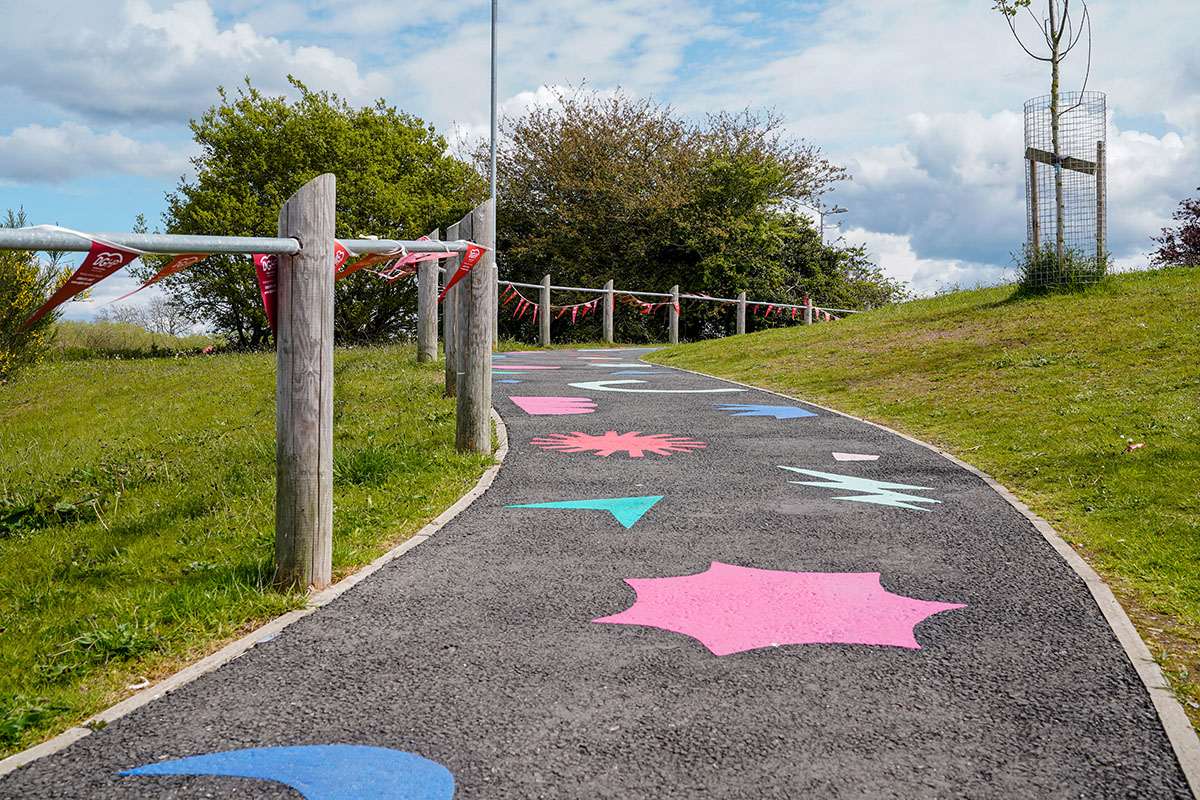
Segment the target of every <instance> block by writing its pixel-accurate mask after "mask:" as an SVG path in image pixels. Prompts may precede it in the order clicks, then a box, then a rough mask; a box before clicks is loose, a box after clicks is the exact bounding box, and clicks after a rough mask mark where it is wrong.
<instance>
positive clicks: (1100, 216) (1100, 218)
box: [1096, 139, 1108, 269]
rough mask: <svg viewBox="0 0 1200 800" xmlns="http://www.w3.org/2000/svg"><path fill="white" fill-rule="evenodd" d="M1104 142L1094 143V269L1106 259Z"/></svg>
mask: <svg viewBox="0 0 1200 800" xmlns="http://www.w3.org/2000/svg"><path fill="white" fill-rule="evenodd" d="M1106 191H1107V189H1106V187H1105V177H1104V140H1103V139H1100V140H1099V141H1097V142H1096V268H1097V269H1099V268H1101V267H1103V266H1104V265H1105V263H1106V261H1107V258H1108V252H1107V250H1108V248H1106V247H1105V242H1106V236H1107V233H1106V231H1105V229H1104V222H1105V220H1104V214H1105V211H1104V202H1105V199H1106V198H1105V197H1104V193H1105V192H1106Z"/></svg>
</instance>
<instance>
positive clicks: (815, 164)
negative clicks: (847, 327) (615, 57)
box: [476, 90, 898, 340]
mask: <svg viewBox="0 0 1200 800" xmlns="http://www.w3.org/2000/svg"><path fill="white" fill-rule="evenodd" d="M503 132H504V137H503V139H502V141H501V142H499V143H498V150H499V154H498V161H499V169H498V173H499V174H498V178H497V180H498V188H497V194H498V197H499V207H498V209H497V216H498V222H497V230H498V242H497V245H498V249H499V251H500V252H499V258H500V262H501V263H500V267H501V274H502V275H503V276H504V277H505V278H511V279H513V280H518V281H524V282H535V283H536V282H539V281H540V280H541V277H542V276H543V275H544V274H545V273H547V272H549V273H551V274H552V275H554V276H555V282H556V283H561V282H566V283H571V284H574V285H578V286H587V287H599V286H602V285H603V284H604V283H605V282H606V281H607V280H609V279H610V278H611V279H613V280H614V282H615V283H616V285H617V286H618V287H619V288H624V289H633V290H642V291H664V290H665V289H666V288H667V287H670V286H672V285H673V284H679V285H680V286H681V288H682V289H683V290H684V291H691V292H703V293H707V294H711V295H716V296H730V295H731V294H736V293H737V292H739V291H743V290H745V291H747V292H748V293H750V294H751V296H753V297H756V298H757V299H763V300H773V301H776V302H787V301H789V300H794V299H798V298H799V297H800V296H801V295H802V294H803V292H804V291H805V290H806V289H807V288H809V287H812V289H813V291H814V292H815V290H816V287H817V286H818V285H819V284H822V282H825V283H829V284H831V283H832V282H834V281H835V280H836V272H837V271H838V270H839V269H843V268H849V265H850V264H851V262H853V261H854V258H859V259H861V258H862V254H861V253H858V254H857V256H855V257H854V258H851V257H849V256H848V255H847V254H843V255H838V254H836V253H835V252H834V248H825V247H823V246H822V245H821V243H820V240H819V237H818V236H817V233H816V231H815V230H814V229H813V228H812V226H811V224H810V223H808V222H807V220H805V219H804V218H801V217H799V216H797V215H796V214H795V213H793V212H794V209H795V208H796V207H797V206H798V205H799V204H801V203H811V202H812V201H813V200H814V199H815V198H817V197H819V196H820V195H821V194H823V193H824V192H826V191H828V190H829V189H830V187H831V186H832V185H833V184H834V183H835V182H836V181H838V180H841V179H843V178H845V177H846V174H845V171H844V170H843V169H842V168H841V167H838V166H836V165H834V164H831V163H830V162H829V161H828V160H827V159H825V158H824V157H823V156H822V155H821V152H820V150H819V148H817V147H816V146H814V145H811V144H808V143H805V142H803V141H796V140H793V139H790V138H787V137H786V136H785V135H784V133H783V125H782V120H780V119H779V118H778V117H775V116H774V115H772V114H761V115H760V114H753V113H750V112H743V113H741V114H725V113H722V114H715V115H710V116H709V117H707V119H706V120H705V121H704V122H703V123H699V124H697V123H693V122H689V121H687V120H685V119H684V118H682V117H681V116H680V115H678V114H677V113H676V112H675V111H674V110H673V109H671V108H670V107H669V106H664V105H660V104H658V103H655V102H654V101H652V100H648V99H636V98H632V97H630V96H628V95H626V94H624V93H621V92H618V93H616V94H611V95H604V94H600V93H597V92H587V91H582V90H573V91H571V92H563V93H560V95H559V96H558V98H557V102H556V103H555V104H554V105H542V106H537V107H535V108H533V109H531V110H529V111H528V112H527V113H525V114H524V115H523V116H520V117H517V118H515V119H506V120H504V121H503ZM485 157H486V153H485V152H484V151H483V150H482V148H481V149H480V150H478V151H476V163H477V164H479V165H480V166H482V164H483V162H484V160H485ZM863 260H865V259H863ZM855 263H856V264H857V266H854V267H853V268H852V270H853V271H855V275H856V278H855V280H859V281H861V279H862V278H863V277H864V275H865V274H868V273H869V270H868V273H863V272H862V267H863V265H862V264H861V263H858V262H855ZM877 277H879V278H881V276H878V275H877ZM882 285H883V284H881V286H882ZM897 289H898V287H895V286H894V285H892V286H890V287H886V288H884V289H883V291H882V292H881V293H877V295H878V296H879V297H883V296H887V297H891V296H893V295H894V290H897ZM863 297H864V298H865V297H866V295H864V296H863ZM593 298H594V295H592V296H581V297H579V298H578V299H577V300H573V299H563V300H562V301H557V300H556V303H558V304H566V303H569V302H582V301H586V300H590V299H593ZM821 300H822V302H824V301H825V297H824V296H822V298H821ZM847 302H849V298H848V299H847ZM718 314H720V311H719V309H718V308H717V307H716V306H711V305H703V306H702V305H701V304H699V303H697V304H693V306H689V308H688V310H687V312H686V314H685V315H684V319H683V324H684V334H685V335H688V326H691V327H692V328H693V330H692V334H693V335H694V334H695V333H696V331H695V330H694V329H695V328H697V327H700V326H707V327H710V328H711V326H712V325H714V324H715V322H714V321H715V320H716V318H717V315H718ZM724 316H725V317H731V315H729V314H725V315H724ZM505 319H506V317H505V316H504V315H502V317H501V324H502V325H504V324H506V323H505ZM618 319H619V322H618V324H619V326H620V327H621V331H620V336H621V338H623V339H625V340H637V339H650V338H657V337H658V336H659V335H660V333H661V327H662V322H661V320H658V321H655V320H654V319H653V318H649V317H642V316H640V315H630V314H620V315H618ZM509 324H511V323H509ZM730 324H732V323H731V322H730ZM517 330H520V329H513V331H510V332H514V333H515V332H516V331H517ZM564 332H565V331H564ZM580 334H581V335H585V336H586V335H593V334H592V333H591V331H590V330H589V329H587V328H583V330H581V331H580Z"/></svg>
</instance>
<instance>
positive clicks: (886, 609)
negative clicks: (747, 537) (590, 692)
mask: <svg viewBox="0 0 1200 800" xmlns="http://www.w3.org/2000/svg"><path fill="white" fill-rule="evenodd" d="M625 582H626V583H628V584H629V585H630V586H632V587H633V590H634V591H635V592H637V601H636V602H635V603H634V604H633V605H632V606H630V607H629V608H628V609H626V610H625V611H622V612H621V613H619V614H613V615H612V616H609V617H601V618H600V619H594V620H592V622H606V623H612V624H614V625H644V626H646V627H650V628H660V629H661V630H665V631H673V632H674V633H682V634H683V635H684V636H690V637H692V638H693V639H696V640H697V641H699V642H700V643H701V644H703V645H704V646H705V647H707V648H708V649H709V650H710V651H711V652H712V653H713V655H717V656H724V655H729V654H730V653H740V652H741V651H743V650H754V649H757V648H760V647H778V646H780V645H785V644H818V643H824V644H869V645H887V646H891V647H905V648H909V649H913V650H919V649H921V646H920V645H919V644H917V639H916V636H915V635H914V633H913V627H914V626H915V625H916V624H917V623H919V622H921V621H922V620H924V619H926V618H927V617H930V616H932V615H934V614H937V613H940V612H942V611H950V610H952V609H955V608H965V606H964V605H963V604H961V603H937V602H931V601H928V600H917V599H914V598H911V597H903V596H901V595H896V594H892V593H891V592H889V591H887V590H886V589H884V588H883V586H881V585H880V583H879V573H878V572H785V571H781V570H772V569H753V568H751V567H738V566H734V565H732V564H722V563H721V562H719V561H714V562H712V566H710V567H709V568H708V570H706V571H705V572H701V573H700V574H698V575H683V576H681V577H676V578H627V579H626V580H625Z"/></svg>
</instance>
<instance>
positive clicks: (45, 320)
mask: <svg viewBox="0 0 1200 800" xmlns="http://www.w3.org/2000/svg"><path fill="white" fill-rule="evenodd" d="M25 222H26V220H25V211H24V210H18V211H17V212H16V213H13V211H12V210H11V209H9V210H8V212H7V214H6V216H5V217H4V219H0V226H3V227H5V228H23V227H25ZM61 255H62V254H61V253H51V254H50V259H49V260H48V261H46V262H41V261H39V260H38V259H37V258H36V257H35V256H34V254H33V253H31V252H28V251H24V250H0V383H4V382H5V381H7V380H9V379H11V378H12V377H13V376H14V375H16V374H17V372H18V371H20V370H21V369H24V368H26V367H31V366H35V365H36V364H38V363H39V362H40V361H41V359H42V355H43V353H44V352H45V350H46V348H47V347H49V345H50V343H51V342H52V341H53V339H54V322H55V320H57V319H58V318H59V317H60V316H61V315H62V310H61V307H60V308H58V309H55V310H54V311H52V312H50V313H49V314H46V315H45V316H43V317H42V318H41V319H39V320H38V321H37V322H35V323H34V324H32V325H30V326H29V327H28V328H24V329H22V328H21V326H22V325H24V324H25V320H27V319H29V318H30V317H31V316H33V314H34V312H35V311H37V310H38V309H39V308H41V306H42V304H43V303H45V302H46V300H48V299H49V298H50V296H51V295H52V294H54V292H56V291H58V289H59V287H61V286H62V285H63V283H64V282H66V280H67V278H69V277H70V275H71V272H70V270H67V269H63V268H62V266H61V265H60V263H59V258H60V257H61Z"/></svg>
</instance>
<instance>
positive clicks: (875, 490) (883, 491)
mask: <svg viewBox="0 0 1200 800" xmlns="http://www.w3.org/2000/svg"><path fill="white" fill-rule="evenodd" d="M779 468H780V469H786V470H789V471H791V472H799V473H800V474H801V475H808V476H810V477H813V478H821V479H822V480H824V481H828V483H819V482H817V481H788V483H794V484H796V485H798V486H823V487H825V488H827V489H844V490H846V491H848V492H863V494H861V495H855V496H853V497H835V498H833V499H834V500H852V501H854V502H856V503H875V504H876V505H881V506H895V507H896V508H911V509H913V510H914V511H928V510H929V509H928V508H921V507H920V506H914V505H912V504H913V503H940V502H942V501H941V500H934V499H933V498H931V497H918V496H916V495H911V494H903V493H902V492H897V491H894V490H896V489H917V490H919V491H926V492H928V491H932V489H933V487H931V486H909V485H908V484H905V483H888V482H887V481H873V480H871V479H870V478H855V477H853V476H851V475H834V474H832V473H829V472H815V471H813V470H811V469H797V468H796V467H785V466H782V465H780V466H779Z"/></svg>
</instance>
